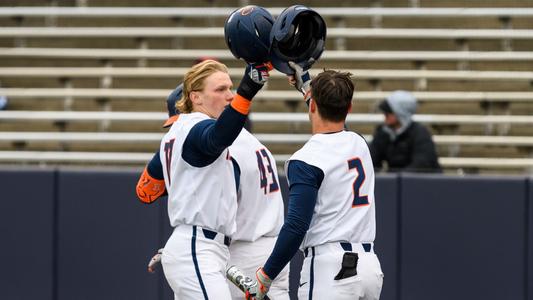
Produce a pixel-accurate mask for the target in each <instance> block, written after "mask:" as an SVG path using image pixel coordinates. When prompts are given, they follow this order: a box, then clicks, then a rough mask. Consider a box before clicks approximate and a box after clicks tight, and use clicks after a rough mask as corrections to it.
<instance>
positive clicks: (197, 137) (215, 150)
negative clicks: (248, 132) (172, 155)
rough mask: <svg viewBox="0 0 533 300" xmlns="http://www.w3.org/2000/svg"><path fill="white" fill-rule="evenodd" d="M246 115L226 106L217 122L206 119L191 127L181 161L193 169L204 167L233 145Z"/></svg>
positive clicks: (184, 144)
mask: <svg viewBox="0 0 533 300" xmlns="http://www.w3.org/2000/svg"><path fill="white" fill-rule="evenodd" d="M245 121H246V115H243V114H241V113H240V112H238V111H236V110H235V109H234V108H233V107H231V105H228V106H227V107H226V108H225V109H224V111H223V112H222V114H221V115H220V117H219V118H218V120H213V119H208V120H203V121H201V122H198V123H197V124H195V125H194V126H193V128H192V129H191V131H190V132H189V135H187V138H186V139H185V142H184V143H183V152H182V154H181V156H182V157H183V159H184V160H185V161H186V162H187V163H189V164H190V165H191V166H194V167H198V168H201V167H205V166H208V165H210V164H211V163H212V162H214V161H215V160H216V159H217V158H218V157H219V156H220V154H221V153H222V152H223V151H224V149H226V148H227V147H229V146H230V145H231V144H233V141H235V139H236V138H237V136H238V135H239V133H240V132H241V130H242V128H243V126H244V122H245Z"/></svg>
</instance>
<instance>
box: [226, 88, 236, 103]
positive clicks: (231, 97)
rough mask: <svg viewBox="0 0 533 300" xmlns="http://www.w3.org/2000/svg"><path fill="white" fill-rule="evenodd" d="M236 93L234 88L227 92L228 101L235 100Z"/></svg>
mask: <svg viewBox="0 0 533 300" xmlns="http://www.w3.org/2000/svg"><path fill="white" fill-rule="evenodd" d="M233 97H234V94H233V91H232V90H228V91H227V92H226V101H228V102H231V100H233Z"/></svg>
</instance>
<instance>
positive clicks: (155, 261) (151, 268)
mask: <svg viewBox="0 0 533 300" xmlns="http://www.w3.org/2000/svg"><path fill="white" fill-rule="evenodd" d="M161 254H163V248H161V249H159V250H157V253H156V254H155V255H154V257H152V259H150V261H149V262H148V272H149V273H154V272H155V269H156V268H157V266H159V265H160V264H161Z"/></svg>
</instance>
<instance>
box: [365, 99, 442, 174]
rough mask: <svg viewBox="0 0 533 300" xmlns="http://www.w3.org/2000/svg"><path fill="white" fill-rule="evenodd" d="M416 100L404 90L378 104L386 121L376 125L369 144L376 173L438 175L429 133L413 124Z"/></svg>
mask: <svg viewBox="0 0 533 300" xmlns="http://www.w3.org/2000/svg"><path fill="white" fill-rule="evenodd" d="M416 108H417V101H416V98H415V97H414V96H413V95H412V94H411V93H409V92H406V91H395V92H393V93H392V94H391V95H389V96H388V97H387V98H386V99H385V100H383V101H382V102H381V103H380V104H379V109H380V110H381V111H382V112H383V114H384V115H385V121H384V123H383V124H381V125H379V126H378V127H377V128H376V130H375V132H374V136H373V138H372V142H371V143H370V154H371V155H372V161H373V164H374V168H375V169H376V170H379V169H384V162H385V163H386V164H387V170H388V171H389V172H400V171H403V172H441V167H440V165H439V161H438V156H437V151H436V149H435V144H434V143H433V140H432V138H431V133H430V131H429V130H428V129H427V128H426V127H425V126H424V125H422V124H420V123H418V122H415V121H413V115H414V114H415V112H416Z"/></svg>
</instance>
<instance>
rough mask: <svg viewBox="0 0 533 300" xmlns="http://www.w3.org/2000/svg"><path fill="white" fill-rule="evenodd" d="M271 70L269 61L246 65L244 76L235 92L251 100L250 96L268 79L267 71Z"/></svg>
mask: <svg viewBox="0 0 533 300" xmlns="http://www.w3.org/2000/svg"><path fill="white" fill-rule="evenodd" d="M270 70H272V68H271V65H270V64H269V63H260V64H258V63H253V64H248V66H246V70H245V71H244V76H243V77H242V80H241V83H240V84H239V87H238V88H237V94H239V95H241V96H242V97H244V98H246V99H248V100H252V98H253V97H254V96H255V95H256V94H257V92H259V90H261V88H262V87H263V85H264V84H265V83H266V82H267V81H268V78H269V74H268V72H269V71H270Z"/></svg>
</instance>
